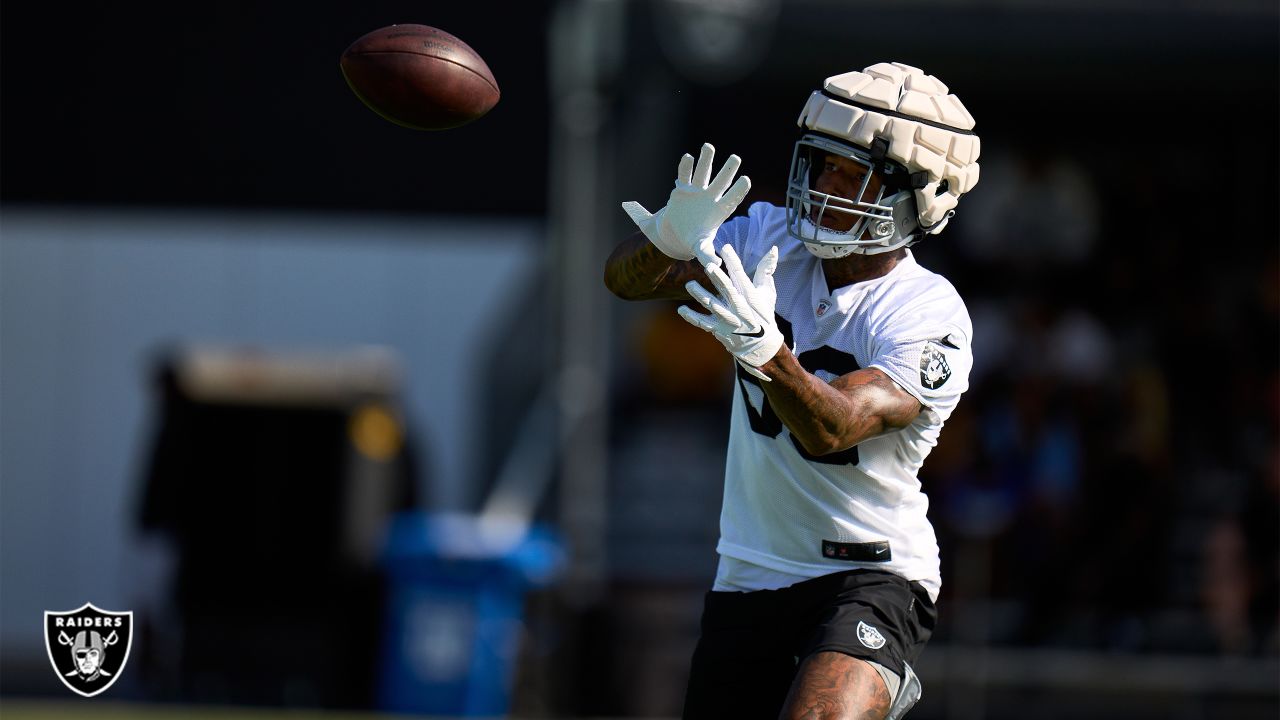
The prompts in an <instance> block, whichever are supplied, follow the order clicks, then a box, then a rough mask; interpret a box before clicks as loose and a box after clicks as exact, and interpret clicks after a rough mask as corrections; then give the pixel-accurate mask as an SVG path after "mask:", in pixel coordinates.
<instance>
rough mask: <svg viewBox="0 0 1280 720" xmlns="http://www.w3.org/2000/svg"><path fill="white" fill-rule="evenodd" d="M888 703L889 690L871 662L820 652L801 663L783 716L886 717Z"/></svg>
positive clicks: (804, 719) (795, 719)
mask: <svg viewBox="0 0 1280 720" xmlns="http://www.w3.org/2000/svg"><path fill="white" fill-rule="evenodd" d="M889 705H890V701H889V691H888V690H887V689H886V688H885V686H884V681H883V680H881V679H880V675H879V673H877V672H876V671H875V669H874V668H872V667H871V666H870V665H869V664H867V663H866V662H864V661H862V660H858V659H856V658H852V657H849V656H848V655H844V654H842V653H837V652H820V653H817V654H816V655H811V656H810V657H809V658H808V659H806V660H805V661H804V664H803V665H802V666H801V668H800V673H799V674H798V675H797V676H796V680H795V682H794V684H792V686H791V692H790V694H789V695H788V697H787V702H786V706H785V707H784V709H783V711H782V717H783V718H784V719H785V720H819V719H822V718H841V719H842V720H844V719H847V720H884V717H885V716H886V715H888V714H889Z"/></svg>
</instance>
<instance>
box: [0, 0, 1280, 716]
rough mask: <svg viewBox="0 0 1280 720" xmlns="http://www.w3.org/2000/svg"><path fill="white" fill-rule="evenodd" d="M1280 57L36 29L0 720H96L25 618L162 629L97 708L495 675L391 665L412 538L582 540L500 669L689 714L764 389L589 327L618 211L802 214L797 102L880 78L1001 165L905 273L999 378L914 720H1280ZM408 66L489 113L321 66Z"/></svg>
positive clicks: (1248, 15) (724, 27) (715, 11)
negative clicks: (435, 74) (370, 51)
mask: <svg viewBox="0 0 1280 720" xmlns="http://www.w3.org/2000/svg"><path fill="white" fill-rule="evenodd" d="M1278 21H1280V11H1277V9H1276V7H1275V6H1274V3H1268V2H1250V1H1246V0H1240V1H1237V2H1228V3H1225V4H1224V3H1209V2H1203V3H1202V2H1178V3H1172V2H1170V3H1138V2H1132V3H1101V2H1084V3H1079V2H1070V3H1068V2H1062V1H1059V0H1034V1H1029V2H1025V3H995V2H983V1H981V0H969V1H965V2H944V1H942V0H909V1H907V2H901V1H900V2H861V3H842V2H829V1H823V0H795V1H794V2H778V1H776V0H740V1H737V2H697V3H695V2H688V1H685V0H664V1H662V2H658V1H653V2H620V1H617V2H614V1H607V0H595V1H586V0H583V1H581V2H556V3H550V2H548V3H537V2H534V3H515V4H508V5H503V6H501V7H496V6H488V5H483V4H452V5H444V6H431V7H425V6H422V5H421V4H413V3H406V2H385V3H377V4H374V5H360V6H357V5H356V4H340V3H323V2H322V3H310V4H307V5H305V6H302V5H296V6H290V5H288V4H284V5H281V4H270V3H268V4H261V3H221V4H216V5H209V6H201V7H199V8H198V9H197V8H191V7H187V6H183V5H174V4H160V3H142V4H136V3H135V4H130V5H128V6H127V7H115V6H104V5H100V4H90V3H84V2H72V3H69V4H68V3H61V4H57V5H37V4H26V5H19V6H14V5H13V4H12V3H11V4H9V5H7V6H6V7H4V8H3V15H2V16H0V55H2V57H0V92H2V93H3V95H2V98H0V102H2V107H3V122H2V123H0V162H2V163H3V166H2V168H0V374H2V376H0V571H2V573H3V578H2V581H0V703H3V706H4V707H5V710H6V715H7V714H8V711H9V710H10V709H12V708H14V707H17V706H15V705H14V703H15V702H17V701H22V702H24V703H27V702H31V701H36V702H38V701H40V700H41V699H54V700H66V699H68V695H67V691H66V690H65V688H63V687H62V685H61V684H60V683H59V682H58V681H57V680H56V679H55V678H54V677H53V676H52V674H51V671H50V668H49V663H48V657H47V656H46V651H45V647H44V640H43V638H42V637H41V613H42V612H43V611H44V610H58V611H61V610H68V609H72V608H76V607H79V606H80V605H82V604H84V603H85V602H86V601H89V602H93V603H94V604H95V605H97V606H99V607H103V608H108V609H117V610H124V609H131V610H134V611H135V613H136V618H137V627H138V632H137V635H136V636H135V638H134V642H135V644H134V646H133V649H132V651H131V655H130V660H129V667H128V669H127V670H126V672H125V673H123V675H122V677H121V678H120V680H119V682H118V683H117V684H116V685H115V686H114V687H113V688H112V689H111V690H110V691H109V692H108V693H107V694H106V695H104V696H102V697H99V698H96V699H95V700H94V702H99V701H101V702H104V703H108V704H109V703H113V702H121V701H127V702H131V703H138V704H152V703H156V704H164V707H166V708H168V707H170V706H172V705H174V704H178V705H181V704H184V703H192V704H201V705H219V706H243V705H253V706H260V707H261V708H294V709H302V710H304V711H308V712H310V711H317V710H318V709H345V710H359V711H365V710H367V711H377V710H387V709H392V708H393V707H394V703H392V702H391V700H389V699H388V695H387V694H386V693H387V692H390V691H386V690H384V689H380V688H384V685H385V684H386V682H387V678H388V677H390V676H391V675H392V674H394V672H395V670H396V668H398V667H400V666H401V665H402V664H404V663H405V662H418V661H420V662H422V663H426V666H429V667H436V668H439V667H445V666H449V664H450V663H455V662H456V663H464V664H465V663H466V662H469V660H468V658H469V657H470V656H468V655H467V647H466V645H465V643H466V642H467V638H468V637H470V636H469V635H466V634H465V631H464V630H459V629H458V628H460V627H463V626H466V625H467V622H470V621H459V622H445V621H441V620H440V618H441V617H445V618H446V620H447V619H448V618H451V617H454V616H441V615H437V616H433V617H434V619H433V618H431V617H428V618H425V619H421V622H422V623H424V625H423V627H426V628H427V629H426V630H423V631H421V632H420V633H419V634H417V635H414V637H417V638H419V639H420V640H421V642H420V643H419V644H418V645H416V646H414V648H410V649H407V650H405V651H404V653H401V652H400V651H399V650H397V648H398V647H400V645H401V644H405V643H401V642H400V641H401V639H402V638H400V636H399V635H397V634H396V633H398V632H400V630H392V628H400V627H401V625H398V624H396V623H395V622H393V621H394V620H396V619H397V618H398V616H397V612H398V611H397V610H396V608H398V607H399V605H397V604H396V601H395V600H394V598H395V597H397V592H398V591H399V589H402V588H401V587H400V585H399V584H398V583H401V582H403V578H402V577H400V576H399V575H397V574H396V573H395V572H394V570H395V568H394V567H393V566H392V564H391V561H390V560H388V558H387V556H386V554H385V551H386V548H385V546H384V538H385V537H387V531H388V528H389V527H390V524H391V523H392V518H394V517H397V516H398V515H397V514H398V513H400V512H402V511H405V510H409V509H417V510H431V511H450V512H463V513H473V512H476V511H478V510H481V509H487V510H488V511H490V513H489V515H486V517H490V516H493V517H496V516H499V515H503V513H504V512H506V513H508V514H510V513H513V512H514V514H516V515H521V514H523V515H527V516H531V519H533V520H534V521H536V522H537V524H538V525H539V526H540V527H545V528H549V529H551V530H553V531H554V533H555V534H556V537H557V538H558V541H559V542H560V543H561V547H562V549H563V564H562V566H561V567H560V569H559V572H558V573H557V574H555V579H554V580H545V581H544V580H538V581H534V580H532V579H528V578H526V580H527V581H528V582H527V584H526V585H521V586H519V587H516V586H514V585H513V586H512V588H510V589H509V590H510V592H511V593H514V597H516V598H517V599H518V600H520V601H522V602H523V604H524V611H523V613H522V614H521V615H520V616H519V617H518V618H516V619H515V620H514V624H512V625H511V628H514V629H510V632H509V633H507V634H504V635H503V636H502V637H505V638H508V640H509V643H508V640H504V641H502V642H501V643H498V644H504V643H508V644H509V645H510V648H508V650H506V651H504V652H502V653H498V655H499V656H500V657H501V658H502V660H501V662H500V663H499V664H498V665H495V666H486V668H485V670H486V671H490V672H495V673H497V674H499V675H503V674H504V673H505V674H506V675H507V677H508V679H509V682H508V683H507V684H508V686H509V687H510V688H511V696H510V707H511V709H512V711H513V712H514V713H516V714H518V715H522V716H533V717H553V716H554V717H559V716H675V715H677V714H678V712H679V706H680V699H681V697H682V693H683V691H684V674H685V672H686V670H687V662H688V657H689V653H690V651H691V649H692V646H693V642H694V640H695V639H696V633H697V623H698V616H699V612H700V610H701V599H702V593H703V592H704V591H705V590H706V589H707V588H708V587H709V583H710V581H711V578H712V576H713V574H714V569H715V555H714V546H715V541H716V537H717V518H718V511H719V502H720V491H721V479H722V474H723V461H724V444H725V439H726V437H727V428H728V413H727V409H728V407H729V397H730V395H729V393H730V392H731V391H732V390H733V381H732V372H731V370H732V365H731V364H730V363H728V362H727V361H726V358H725V356H724V353H723V351H722V349H721V348H720V347H719V346H718V345H717V344H715V343H714V341H711V340H710V339H708V338H706V337H705V336H703V335H702V334H701V333H699V332H697V331H696V330H693V329H692V328H690V327H689V326H687V325H685V324H684V323H683V322H681V321H680V320H679V319H678V318H677V317H676V316H675V313H674V310H675V305H668V304H665V303H657V304H626V303H623V302H621V301H618V300H616V299H614V298H612V297H611V296H610V295H609V294H608V292H607V291H606V290H605V289H604V287H603V285H602V283H601V282H600V272H601V269H602V267H603V261H604V258H605V257H606V256H607V254H608V252H609V251H610V250H611V249H612V247H613V245H614V243H615V242H616V241H617V240H619V239H621V238H622V237H624V236H625V235H627V234H629V233H630V232H631V231H632V228H631V226H630V225H629V223H628V221H627V219H626V217H625V215H624V214H623V213H622V212H621V211H620V209H619V208H618V204H619V203H620V202H621V201H623V200H629V199H634V200H638V201H640V202H641V203H643V204H645V205H646V206H647V207H650V208H656V207H659V206H660V205H661V203H662V201H663V199H664V198H665V196H666V194H667V192H668V190H667V188H669V186H670V183H671V172H672V169H673V167H674V165H675V162H676V160H677V159H678V158H679V156H680V154H681V153H683V152H686V151H692V150H693V149H694V148H696V147H697V146H698V145H699V144H700V143H702V142H704V141H709V142H712V143H714V144H715V145H716V147H717V149H718V151H719V153H720V154H721V155H725V154H727V153H729V152H733V153H737V154H739V155H740V156H741V157H742V158H743V161H744V162H743V172H744V173H745V174H748V175H750V176H751V179H752V181H753V190H752V192H751V195H750V196H749V197H748V202H754V201H761V200H764V201H772V202H779V203H780V202H781V201H782V198H783V193H784V191H785V182H786V173H787V169H788V163H789V161H790V159H791V149H792V143H793V142H794V140H795V139H796V138H797V133H796V128H795V119H796V116H797V115H798V113H799V111H800V109H801V106H802V105H803V103H804V101H805V99H806V98H807V96H808V93H809V92H810V91H811V90H813V89H814V88H815V87H816V86H817V84H818V83H820V82H821V80H822V78H824V77H826V76H827V75H831V74H836V73H839V72H844V71H847V70H850V69H858V68H861V67H864V66H866V65H869V64H871V63H874V62H879V61H883V60H897V61H901V62H904V63H907V64H911V65H914V66H916V67H921V68H923V69H925V70H926V71H927V72H930V73H933V74H936V75H937V76H939V77H940V78H941V79H942V80H944V81H945V82H946V83H947V84H948V85H949V86H950V88H951V90H952V91H953V92H955V93H956V94H957V95H959V96H960V97H961V98H962V100H963V101H964V103H965V105H966V106H967V107H968V109H969V110H970V111H971V112H972V114H973V115H974V117H975V118H976V119H977V127H976V131H977V132H978V134H979V135H980V136H981V138H982V143H983V145H982V157H981V159H980V163H981V165H982V179H981V182H980V183H979V184H978V186H977V187H976V189H975V190H974V191H973V192H972V193H970V194H968V195H966V197H965V198H964V199H963V200H962V201H961V203H960V205H959V207H958V213H957V215H956V218H955V220H954V221H953V222H952V224H951V226H950V227H948V229H947V230H946V231H945V232H944V233H943V234H941V235H940V236H937V237H933V238H930V239H929V240H927V241H925V242H924V243H922V244H920V245H919V246H917V248H916V254H917V257H918V258H919V260H920V262H921V263H922V264H923V265H925V266H926V267H928V268H930V269H933V270H936V271H938V272H941V273H943V274H944V275H946V276H947V277H948V278H949V279H951V280H952V282H953V283H954V284H955V285H956V286H957V288H958V289H959V290H960V292H961V294H962V296H963V297H964V298H965V300H966V302H967V304H968V307H969V310H970V313H971V315H972V317H973V320H974V327H975V341H974V346H975V366H974V375H973V377H972V389H971V390H970V391H969V393H968V394H967V395H966V396H965V398H964V399H963V400H962V402H961V404H960V407H959V409H958V410H957V412H956V414H955V415H954V416H953V417H952V418H951V420H950V421H949V423H948V425H947V427H946V429H945V431H944V432H943V434H942V439H941V442H940V445H939V446H938V448H937V449H936V450H935V451H934V453H933V455H932V456H931V457H930V458H929V460H928V461H927V462H926V464H925V468H924V471H923V473H922V476H921V479H922V481H923V483H924V486H925V491H926V492H927V493H928V495H929V498H930V503H931V510H930V517H931V519H932V521H933V523H934V525H935V527H936V528H937V530H938V533H939V540H940V545H941V547H942V556H943V593H942V597H941V598H940V601H939V611H940V622H939V627H938V631H937V634H936V635H935V637H934V640H933V641H932V643H931V644H930V646H929V648H928V649H927V650H926V651H925V655H924V658H923V660H922V667H921V668H920V675H921V678H922V680H923V682H924V699H923V700H922V701H921V703H920V705H918V706H917V708H916V709H915V710H913V711H912V714H911V715H910V717H912V718H913V719H914V720H926V719H927V718H951V719H960V718H975V719H976V718H1023V717H1037V718H1074V717H1083V716H1090V717H1094V718H1097V719H1103V718H1168V717H1177V718H1218V717H1232V718H1254V717H1257V718H1264V717H1266V718H1273V717H1275V715H1276V711H1277V707H1278V698H1280V681H1277V677H1280V665H1278V663H1277V654H1278V653H1280V624H1278V620H1280V581H1278V579H1277V576H1278V573H1280V554H1278V552H1277V551H1278V549H1280V519H1278V515H1280V442H1278V440H1280V432H1278V423H1280V374H1278V372H1277V369H1278V368H1280V364H1278V363H1277V359H1278V358H1277V355H1278V354H1280V317H1278V311H1280V282H1278V281H1280V271H1278V269H1277V254H1278V248H1280V246H1278V243H1277V238H1278V237H1280V236H1278V235H1277V220H1276V217H1277V212H1276V208H1277V189H1278V188H1277V181H1276V176H1275V173H1274V170H1273V167H1274V164H1275V158H1276V157H1277V151H1278V150H1280V148H1278V147H1277V136H1278V133H1277V130H1278V129H1280V125H1278V112H1277V110H1278V105H1280V66H1278V64H1277V59H1276V58H1277V57H1278V56H1280V55H1278V54H1277V53H1278V51H1280V41H1278V34H1280V33H1278V28H1280V22H1278ZM394 22H411V23H423V24H428V25H433V26H437V27H440V28H442V29H445V30H447V31H448V32H450V33H452V34H454V35H456V36H457V37H459V38H461V39H463V40H464V41H465V42H467V43H468V44H469V45H470V46H471V47H473V48H474V49H475V50H476V51H477V52H478V53H479V54H480V55H481V56H482V57H483V58H484V59H485V61H486V62H487V63H488V65H489V67H490V68H491V69H492V71H493V73H494V76H495V77H496V78H497V80H498V83H499V85H500V87H501V90H502V99H501V100H500V102H499V103H498V105H497V106H496V107H495V108H494V110H493V111H492V112H491V113H490V114H489V115H488V116H486V117H484V118H482V119H481V120H479V121H477V122H475V123H473V124H471V125H468V126H465V127H462V128H458V129H456V130H451V131H448V132H442V133H422V132H413V131H409V130H406V129H403V128H400V127H397V126H395V125H392V124H391V123H388V122H386V121H384V120H382V119H381V118H379V117H377V116H376V115H375V114H374V113H372V112H370V111H369V110H368V109H367V108H365V107H364V106H362V105H361V104H360V102H359V101H358V100H357V99H356V98H355V97H354V96H353V95H352V93H351V92H350V90H348V88H347V87H346V85H345V83H344V81H343V79H342V76H341V74H340V73H339V71H338V57H339V55H340V54H341V52H342V51H343V49H344V48H346V46H347V45H348V44H349V43H350V42H351V41H353V40H355V39H356V38H357V37H359V36H361V35H363V34H364V33H366V32H368V31H370V30H372V29H374V28H377V27H381V26H385V25H389V24H391V23H394ZM744 209H745V208H744ZM219 363H222V364H219ZM211 368H212V369H211ZM219 368H221V369H222V371H220V370H219ZM223 371H225V372H223ZM246 378H249V379H248V380H246ZM249 385H252V388H251V389H249V390H246V387H248V386H249ZM512 508H515V510H512ZM442 572H445V571H442ZM482 616H483V613H480V614H479V615H477V616H476V617H482ZM458 617H464V616H458ZM465 617H470V616H465ZM400 619H403V618H400ZM412 626H413V625H412V623H409V624H408V625H405V627H412ZM318 628H325V629H326V630H325V632H323V633H318V632H316V630H317V629H318ZM406 632H407V631H406ZM415 632H417V631H415ZM477 632H479V631H477ZM504 632H506V631H504ZM460 638H461V639H460ZM398 643H399V644H398ZM459 643H462V644H459ZM504 647H505V645H504ZM414 653H417V654H414ZM406 657H408V658H410V660H405V658H406ZM413 658H417V660H416V661H415V660H413ZM458 702H459V704H458V706H457V707H458V709H457V711H456V714H463V713H464V712H466V711H467V706H466V702H465V701H463V700H459V701H458ZM39 707H40V706H39V705H38V704H37V705H34V706H33V705H26V704H24V705H23V706H21V708H20V709H23V710H25V711H28V712H33V713H39ZM58 707H60V706H55V707H54V709H53V710H50V711H49V712H53V713H55V714H56V713H57V712H59V710H58V709H57V708H58ZM129 707H130V708H133V707H135V706H129ZM121 712H125V713H129V712H132V710H129V709H126V710H122V711H121ZM264 712H269V710H264Z"/></svg>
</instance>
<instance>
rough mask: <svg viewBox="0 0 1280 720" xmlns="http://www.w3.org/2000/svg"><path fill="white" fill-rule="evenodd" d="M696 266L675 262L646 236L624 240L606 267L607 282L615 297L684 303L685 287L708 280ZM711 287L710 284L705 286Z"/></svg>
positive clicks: (686, 261) (680, 261)
mask: <svg viewBox="0 0 1280 720" xmlns="http://www.w3.org/2000/svg"><path fill="white" fill-rule="evenodd" d="M705 279H706V274H705V273H704V272H703V270H702V268H701V267H699V266H698V264H697V263H696V262H693V261H691V260H672V259H671V258H669V257H667V256H666V255H663V254H662V251H660V250H658V249H657V248H656V247H654V246H653V244H652V243H650V242H649V241H648V240H647V239H645V237H644V236H643V235H639V234H637V235H634V236H632V237H631V238H628V239H627V240H624V241H623V242H622V244H620V245H619V246H618V247H617V249H615V250H614V251H613V255H611V256H610V257H609V261H608V262H607V263H606V264H605V274H604V282H605V285H606V286H608V288H609V290H610V291H612V292H613V293H614V294H615V295H617V296H619V297H622V298H626V299H628V300H661V299H668V300H684V299H687V298H688V297H689V295H688V293H686V292H685V289H684V286H685V283H687V282H689V281H690V280H699V281H702V280H705ZM703 284H704V285H708V286H709V285H710V282H709V281H708V282H704V283H703Z"/></svg>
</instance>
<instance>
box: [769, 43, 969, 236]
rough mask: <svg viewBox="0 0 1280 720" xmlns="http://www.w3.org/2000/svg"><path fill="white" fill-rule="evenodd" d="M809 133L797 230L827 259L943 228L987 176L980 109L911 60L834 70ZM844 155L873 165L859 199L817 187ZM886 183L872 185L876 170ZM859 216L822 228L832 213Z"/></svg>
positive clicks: (809, 113)
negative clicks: (829, 163)
mask: <svg viewBox="0 0 1280 720" xmlns="http://www.w3.org/2000/svg"><path fill="white" fill-rule="evenodd" d="M796 124H797V125H799V126H800V127H801V129H802V136H801V138H800V140H799V141H798V142H797V143H796V148H795V153H794V155H793V156H792V159H791V176H790V178H789V180H788V184H787V230H788V232H790V234H791V235H792V236H794V237H796V238H798V239H800V240H801V241H803V242H804V243H805V245H806V247H808V248H809V250H810V251H811V252H813V253H814V254H815V255H817V256H818V257H821V258H836V257H843V256H845V255H849V254H851V253H860V254H864V255H874V254H877V253H882V252H888V251H890V250H895V249H897V248H900V247H904V246H907V245H911V244H913V243H915V242H917V241H919V240H920V239H921V238H922V237H923V236H924V235H933V234H936V233H938V232H940V231H941V230H942V228H943V227H945V226H946V224H947V221H948V220H949V219H950V218H951V216H952V215H954V214H955V206H956V203H957V202H958V201H959V199H960V196H961V195H963V194H964V193H966V192H969V190H971V189H972V188H973V186H974V185H976V184H977V182H978V163H977V160H978V154H979V152H980V150H981V144H980V143H979V140H978V136H977V135H975V134H974V133H973V126H974V121H973V116H972V115H970V114H969V111H968V110H966V109H965V107H964V105H963V104H961V102H960V99H959V98H957V97H956V96H955V95H952V94H949V93H948V90H947V86H946V85H944V84H943V83H942V82H941V81H940V80H938V79H937V78H935V77H934V76H932V75H926V74H924V72H923V71H921V70H919V69H918V68H913V67H911V66H909V65H903V64H902V63H878V64H876V65H872V66H870V67H868V68H866V69H864V70H862V71H861V72H849V73H845V74H843V75H835V76H833V77H829V78H827V79H826V81H825V82H824V83H823V89H822V90H821V91H815V92H814V93H813V94H812V95H810V96H809V101H808V102H807V103H805V106H804V110H802V111H801V112H800V118H799V119H798V120H797V122H796ZM828 154H835V155H839V156H841V157H844V158H847V159H849V160H852V161H853V162H855V163H857V164H859V165H863V166H865V167H866V168H867V173H866V174H865V177H864V179H863V181H862V187H861V188H860V189H859V190H858V191H857V193H856V197H850V198H843V197H839V196H834V195H828V194H826V193H821V192H818V191H817V190H816V189H814V183H815V182H816V180H817V178H818V174H819V173H820V172H821V171H822V168H823V162H824V159H825V158H826V156H827V155H828ZM874 171H878V172H879V173H880V179H881V181H882V184H881V187H880V188H878V189H877V190H876V191H875V192H871V190H872V184H871V182H870V180H871V175H872V172H874ZM825 212H832V213H843V214H847V215H852V216H854V217H855V218H856V220H855V222H854V223H853V227H852V228H850V229H849V230H848V231H838V230H832V229H830V228H826V227H822V226H821V222H822V221H821V218H822V213H825Z"/></svg>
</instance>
